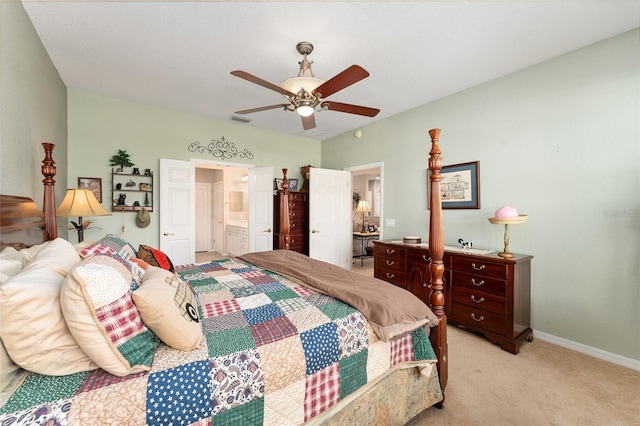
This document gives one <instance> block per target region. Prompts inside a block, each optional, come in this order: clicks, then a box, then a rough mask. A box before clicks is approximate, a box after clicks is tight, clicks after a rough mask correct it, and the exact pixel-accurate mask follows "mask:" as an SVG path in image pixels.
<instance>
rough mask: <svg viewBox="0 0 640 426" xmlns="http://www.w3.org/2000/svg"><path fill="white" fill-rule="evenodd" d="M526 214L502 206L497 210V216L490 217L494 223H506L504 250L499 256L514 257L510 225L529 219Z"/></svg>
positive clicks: (490, 220)
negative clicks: (510, 240) (510, 248)
mask: <svg viewBox="0 0 640 426" xmlns="http://www.w3.org/2000/svg"><path fill="white" fill-rule="evenodd" d="M527 218H528V216H527V215H526V214H520V215H519V214H518V211H517V210H516V209H515V208H513V207H509V206H504V207H500V208H499V209H498V210H496V213H495V217H490V218H489V222H491V223H492V224H494V225H503V224H504V250H503V251H501V252H500V253H498V256H500V257H503V258H505V259H510V258H512V257H513V253H510V252H509V225H516V224H519V223H524V222H526V221H527Z"/></svg>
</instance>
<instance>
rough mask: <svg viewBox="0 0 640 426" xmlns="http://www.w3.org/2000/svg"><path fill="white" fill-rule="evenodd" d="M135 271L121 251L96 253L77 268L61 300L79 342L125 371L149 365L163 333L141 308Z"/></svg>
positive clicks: (105, 364) (101, 361)
mask: <svg viewBox="0 0 640 426" xmlns="http://www.w3.org/2000/svg"><path fill="white" fill-rule="evenodd" d="M130 282H131V273H130V272H129V271H128V270H127V269H126V268H125V266H124V264H123V263H121V262H120V261H119V260H117V259H116V257H111V256H102V255H98V256H91V257H90V258H88V259H85V260H84V261H83V262H82V263H81V264H80V265H78V266H76V267H75V268H73V269H72V271H71V273H69V274H68V275H67V277H66V278H65V280H64V282H63V284H62V289H61V291H60V306H61V308H62V312H63V314H64V318H65V321H66V323H67V326H68V327H69V331H71V334H72V335H73V337H74V338H75V340H76V341H77V342H78V345H79V346H80V348H81V349H82V350H83V351H84V352H85V353H86V354H87V355H88V356H89V357H90V358H91V359H92V360H93V361H94V362H95V363H96V364H98V366H100V367H101V368H102V369H103V370H105V371H107V372H109V373H111V374H113V375H116V376H126V375H129V374H133V373H139V372H142V371H149V369H150V367H151V361H152V360H153V355H154V353H155V349H156V347H157V345H158V343H159V342H158V338H157V337H156V336H155V335H154V334H153V333H152V332H151V330H149V329H148V328H147V327H146V326H145V325H144V323H143V322H142V318H141V317H140V314H139V313H138V311H137V309H136V307H135V305H134V304H133V299H132V298H131V290H130V287H129V283H130Z"/></svg>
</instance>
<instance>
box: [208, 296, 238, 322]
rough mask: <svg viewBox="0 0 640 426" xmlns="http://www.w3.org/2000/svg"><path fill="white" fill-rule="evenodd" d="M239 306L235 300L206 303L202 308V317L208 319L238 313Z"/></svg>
mask: <svg viewBox="0 0 640 426" xmlns="http://www.w3.org/2000/svg"><path fill="white" fill-rule="evenodd" d="M240 309H241V308H240V304H239V303H238V302H237V301H236V300H235V299H233V300H223V301H221V302H213V303H207V304H206V305H203V306H202V317H203V318H210V317H217V316H220V315H224V314H230V313H232V312H237V311H239V310H240Z"/></svg>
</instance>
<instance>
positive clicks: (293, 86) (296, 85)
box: [280, 77, 324, 93]
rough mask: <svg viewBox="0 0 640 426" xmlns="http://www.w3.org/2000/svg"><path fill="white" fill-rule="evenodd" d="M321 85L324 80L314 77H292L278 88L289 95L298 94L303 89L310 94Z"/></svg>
mask: <svg viewBox="0 0 640 426" xmlns="http://www.w3.org/2000/svg"><path fill="white" fill-rule="evenodd" d="M322 83H324V80H321V79H319V78H315V77H292V78H288V79H286V80H285V81H283V82H282V83H280V87H282V88H283V89H284V90H288V91H289V92H291V93H299V92H300V90H303V89H304V90H305V91H306V92H308V93H311V92H313V91H314V90H315V88H316V87H318V86H320V85H321V84H322Z"/></svg>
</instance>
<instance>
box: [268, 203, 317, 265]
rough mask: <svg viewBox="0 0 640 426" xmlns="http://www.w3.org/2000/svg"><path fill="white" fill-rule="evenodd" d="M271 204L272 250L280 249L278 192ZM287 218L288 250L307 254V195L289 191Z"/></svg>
mask: <svg viewBox="0 0 640 426" xmlns="http://www.w3.org/2000/svg"><path fill="white" fill-rule="evenodd" d="M274 197H275V199H274V202H273V225H274V233H273V248H278V249H279V248H283V247H280V241H281V239H280V229H279V228H280V208H279V206H280V198H281V197H282V191H278V192H277V194H276V195H275V196H274ZM289 218H290V222H291V239H290V240H289V245H290V249H291V250H293V251H297V252H298V253H302V254H306V255H308V254H309V193H308V192H301V191H289Z"/></svg>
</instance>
